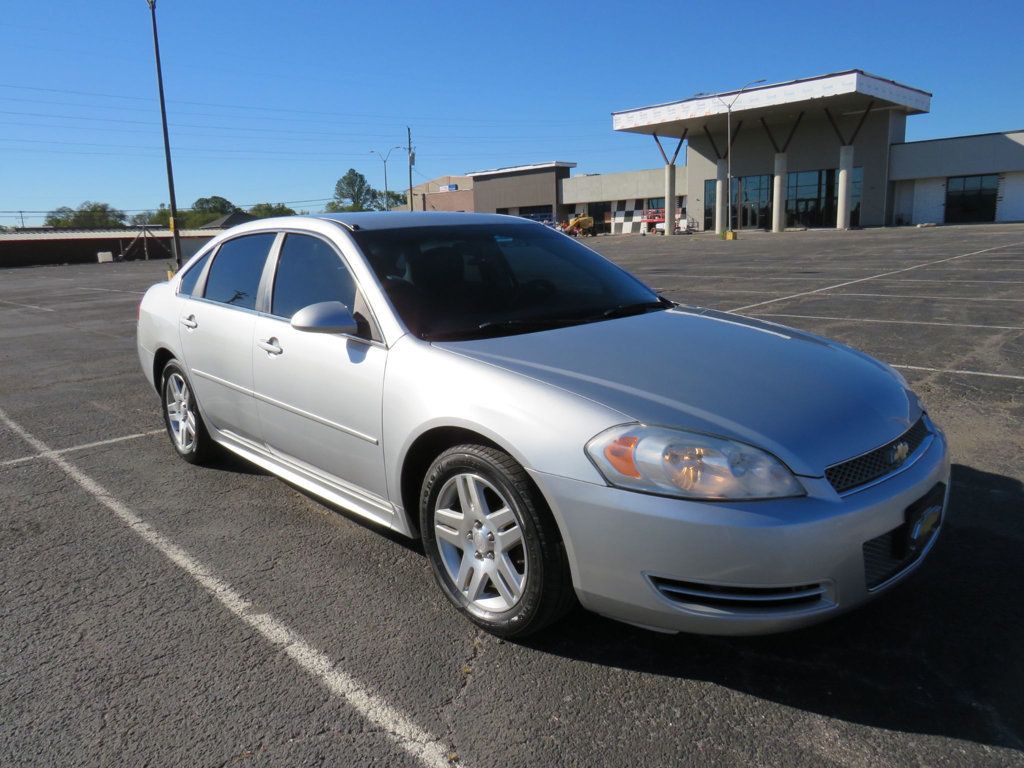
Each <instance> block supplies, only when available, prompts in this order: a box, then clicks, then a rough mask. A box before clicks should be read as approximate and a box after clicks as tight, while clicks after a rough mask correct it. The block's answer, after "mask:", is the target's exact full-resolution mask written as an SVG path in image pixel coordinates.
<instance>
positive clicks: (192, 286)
mask: <svg viewBox="0 0 1024 768" xmlns="http://www.w3.org/2000/svg"><path fill="white" fill-rule="evenodd" d="M209 260H210V254H206V255H205V256H203V258H201V259H200V260H199V261H197V262H196V263H195V264H193V265H192V266H191V267H189V270H188V272H186V273H185V274H184V275H182V277H181V283H179V284H178V293H180V294H181V295H182V296H191V295H192V294H193V293H194V292H195V290H196V282H197V281H198V280H199V276H200V275H201V274H203V267H205V266H206V262H208V261H209Z"/></svg>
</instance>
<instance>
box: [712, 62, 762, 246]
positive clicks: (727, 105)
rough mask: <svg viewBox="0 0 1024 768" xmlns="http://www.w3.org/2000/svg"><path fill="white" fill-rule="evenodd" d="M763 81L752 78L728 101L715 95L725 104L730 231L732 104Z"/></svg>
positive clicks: (737, 214) (726, 197) (726, 200)
mask: <svg viewBox="0 0 1024 768" xmlns="http://www.w3.org/2000/svg"><path fill="white" fill-rule="evenodd" d="M763 82H764V78H762V79H760V80H751V81H750V82H749V83H747V84H746V85H744V86H743V87H742V88H740V89H739V90H738V91H737V92H736V95H735V96H733V97H732V101H730V102H726V101H725V100H724V99H723V98H722V97H721V96H718V95H716V96H715V98H716V99H718V100H719V101H720V102H722V104H723V105H724V106H725V130H726V136H725V215H726V216H727V217H728V220H727V221H726V225H727V226H726V230H727V231H729V232H732V105H733V104H735V103H736V99H738V98H739V97H740V96H742V95H743V92H744V91H745V90H747V88H749V87H750V86H752V85H757V84H758V83H763ZM736 219H737V221H736V223H737V224H739V211H737V212H736Z"/></svg>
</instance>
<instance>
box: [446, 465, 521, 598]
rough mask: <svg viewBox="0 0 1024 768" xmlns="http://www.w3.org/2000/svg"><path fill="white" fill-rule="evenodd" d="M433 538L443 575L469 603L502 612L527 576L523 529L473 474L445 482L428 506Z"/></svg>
mask: <svg viewBox="0 0 1024 768" xmlns="http://www.w3.org/2000/svg"><path fill="white" fill-rule="evenodd" d="M434 536H435V538H436V540H437V548H438V551H439V552H440V554H441V560H442V561H443V563H444V567H445V570H446V572H447V573H448V576H449V577H450V578H451V580H452V582H453V583H454V584H455V586H456V587H457V588H458V589H459V591H460V592H462V594H464V595H465V596H466V599H467V600H469V602H470V603H472V604H473V605H476V606H478V607H480V608H482V609H484V610H486V611H494V612H499V611H507V610H509V609H510V608H512V606H514V605H515V604H516V603H517V602H519V598H520V597H522V594H523V587H524V585H525V583H526V577H527V550H526V542H525V541H524V540H523V529H522V528H521V527H520V525H519V521H518V520H516V516H515V513H514V512H513V511H512V509H511V507H510V506H509V503H508V501H506V500H505V498H504V497H503V496H502V495H501V493H500V492H499V491H498V489H496V488H495V487H494V486H493V485H492V484H491V483H489V482H487V480H485V479H484V478H483V477H481V476H480V475H478V474H469V473H463V474H458V475H455V476H454V477H451V478H450V479H449V480H448V481H447V482H445V484H444V486H443V487H442V488H441V491H440V493H439V494H438V496H437V501H436V502H435V503H434Z"/></svg>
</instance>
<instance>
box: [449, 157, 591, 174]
mask: <svg viewBox="0 0 1024 768" xmlns="http://www.w3.org/2000/svg"><path fill="white" fill-rule="evenodd" d="M575 167H576V163H570V162H567V161H565V160H551V161H548V162H546V163H531V164H530V165H510V166H508V167H506V168H491V169H488V170H485V171H469V172H468V173H465V174H463V175H464V176H469V177H470V178H475V177H476V176H490V175H494V174H498V173H516V172H518V171H539V170H541V169H544V168H575Z"/></svg>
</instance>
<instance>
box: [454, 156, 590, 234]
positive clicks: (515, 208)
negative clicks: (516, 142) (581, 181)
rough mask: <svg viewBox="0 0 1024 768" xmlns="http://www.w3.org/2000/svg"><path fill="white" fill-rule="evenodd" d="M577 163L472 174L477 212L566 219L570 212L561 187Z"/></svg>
mask: <svg viewBox="0 0 1024 768" xmlns="http://www.w3.org/2000/svg"><path fill="white" fill-rule="evenodd" d="M575 167H576V163H566V162H563V161H561V160H555V161H552V162H548V163H535V164H533V165H516V166H511V167H508V168H494V169H492V170H489V171H471V172H470V173H467V174H466V175H467V176H469V177H470V178H471V179H473V195H474V210H475V211H479V212H481V213H507V214H510V215H512V216H523V217H525V218H528V219H535V220H537V221H558V220H561V219H564V218H565V217H566V216H567V215H568V214H569V213H571V209H569V208H567V207H566V206H565V204H564V202H563V194H562V185H563V184H564V183H565V182H566V181H567V180H568V179H569V172H570V169H572V168H575Z"/></svg>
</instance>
